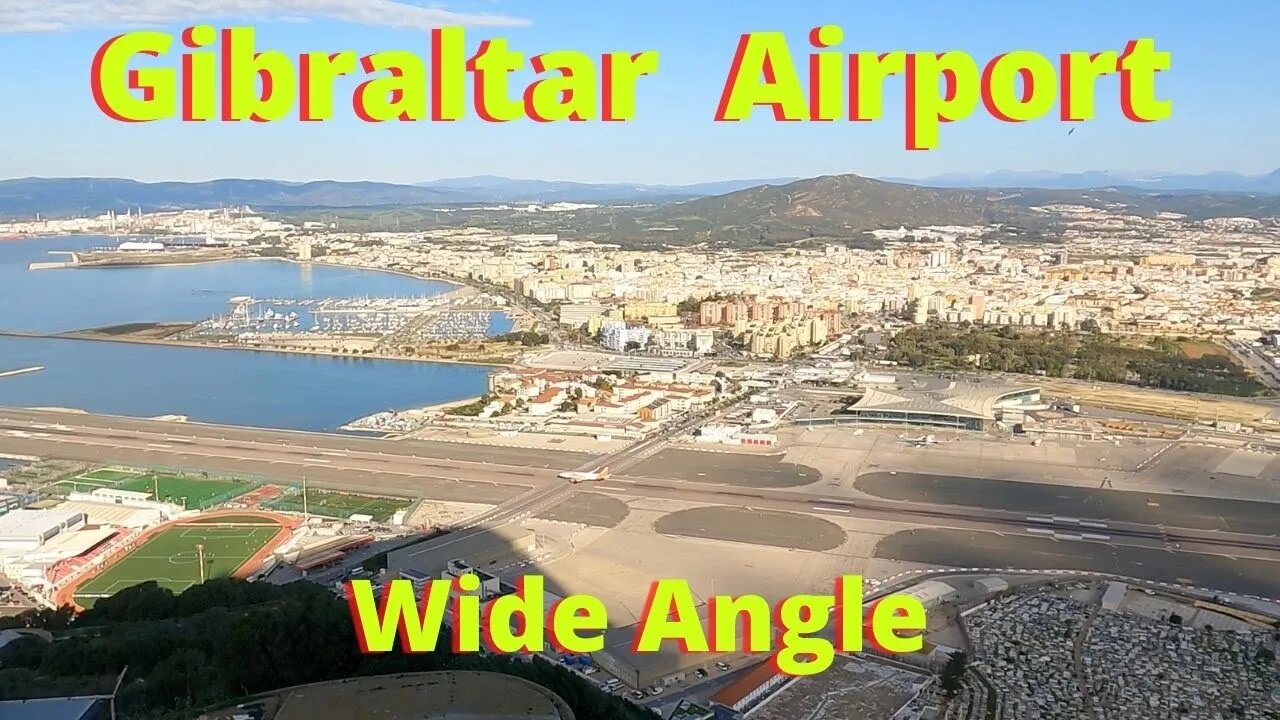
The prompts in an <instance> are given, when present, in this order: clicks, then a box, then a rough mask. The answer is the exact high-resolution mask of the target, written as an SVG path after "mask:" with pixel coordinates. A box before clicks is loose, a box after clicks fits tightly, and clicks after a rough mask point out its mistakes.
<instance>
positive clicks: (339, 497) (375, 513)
mask: <svg viewBox="0 0 1280 720" xmlns="http://www.w3.org/2000/svg"><path fill="white" fill-rule="evenodd" d="M412 504H413V501H412V500H409V499H407V498H389V497H376V496H372V495H350V494H347V493H338V492H328V491H325V490H308V491H307V508H306V509H307V512H309V513H311V514H312V515H323V516H325V517H335V518H348V517H351V516H352V515H370V516H372V517H373V519H374V520H377V521H378V522H385V521H387V520H389V519H391V516H392V515H394V514H396V512H397V511H398V510H403V509H405V508H407V507H409V506H410V505H412ZM266 506H267V507H269V508H271V509H273V510H285V511H288V512H302V509H303V508H302V493H300V492H293V493H290V494H287V495H283V496H281V497H279V498H277V499H275V500H272V501H271V502H269V503H267V505H266Z"/></svg>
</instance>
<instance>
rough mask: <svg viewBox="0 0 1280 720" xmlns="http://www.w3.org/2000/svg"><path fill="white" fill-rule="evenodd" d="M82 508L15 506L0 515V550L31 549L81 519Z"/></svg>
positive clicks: (75, 525) (69, 527)
mask: <svg viewBox="0 0 1280 720" xmlns="http://www.w3.org/2000/svg"><path fill="white" fill-rule="evenodd" d="M85 520H86V518H85V514H84V513H82V512H63V511H61V510H15V511H13V512H11V513H6V514H4V515H0V551H15V550H16V551H22V550H34V549H35V548H38V547H40V546H41V545H44V544H45V543H47V542H49V541H50V540H52V539H54V538H55V537H57V536H58V535H59V534H60V533H62V532H63V531H66V530H74V529H75V528H78V527H80V526H81V525H83V524H84V523H85Z"/></svg>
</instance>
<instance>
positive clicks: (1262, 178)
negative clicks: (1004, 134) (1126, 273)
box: [886, 170, 1280, 194]
mask: <svg viewBox="0 0 1280 720" xmlns="http://www.w3.org/2000/svg"><path fill="white" fill-rule="evenodd" d="M886 180H890V181H893V182H905V183H913V184H916V185H925V186H929V187H965V188H978V187H984V188H1039V189H1047V190H1089V189H1102V188H1132V189H1136V190H1154V191H1159V192H1234V193H1261V194H1280V170H1275V171H1273V172H1271V173H1269V174H1267V175H1241V174H1240V173H1234V172H1210V173H1201V174H1198V175H1192V174H1168V173H1150V172H1148V173H1139V172H1123V171H1121V172H1110V171H1105V170H1089V171H1086V172H1079V173H1057V172H1048V171H1035V170H1030V171H1028V170H997V171H996V172H991V173H949V174H946V175H935V176H933V177H927V178H921V179H915V180H910V179H905V178H886Z"/></svg>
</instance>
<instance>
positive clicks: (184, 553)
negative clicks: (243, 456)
mask: <svg viewBox="0 0 1280 720" xmlns="http://www.w3.org/2000/svg"><path fill="white" fill-rule="evenodd" d="M210 520H211V522H208V523H205V524H203V525H187V524H183V525H177V526H174V527H171V528H168V529H166V530H162V531H160V532H159V533H158V534H156V535H154V536H153V537H151V539H149V540H147V541H146V542H145V543H143V544H142V545H140V546H138V547H137V548H136V549H135V550H133V552H131V553H129V554H128V555H125V556H124V557H123V558H121V559H120V560H119V561H118V562H116V563H115V564H114V565H112V566H110V567H109V568H107V569H106V570H105V571H103V572H102V573H100V574H99V575H97V576H95V577H94V578H92V579H90V580H89V581H88V582H86V583H85V584H83V585H81V586H80V587H79V588H77V589H76V602H77V603H79V604H80V605H82V606H84V607H86V608H87V607H91V606H92V605H93V602H94V601H95V600H96V599H98V598H104V597H110V596H111V595H114V594H115V593H117V592H120V591H121V590H123V589H124V588H127V587H131V586H133V585H138V584H141V583H144V582H147V581H150V580H154V581H156V582H158V583H159V584H160V585H161V586H162V587H167V588H169V589H170V590H172V591H174V592H175V593H180V592H182V591H183V590H186V589H187V588H189V587H191V586H192V585H195V584H197V583H199V582H200V566H199V560H198V552H197V550H196V545H202V546H203V547H204V561H205V569H204V574H205V579H210V578H216V577H227V576H229V575H231V574H232V573H234V572H235V571H236V570H237V569H238V568H239V567H240V566H241V565H244V563H245V561H246V560H248V559H249V558H251V557H253V556H254V555H255V554H256V553H257V552H258V551H259V550H261V549H262V548H263V546H265V545H266V544H267V542H268V541H270V540H271V538H272V537H274V536H275V534H276V533H277V532H279V530H280V526H279V525H278V524H276V523H275V522H273V521H271V520H268V519H265V518H256V517H255V518H247V517H244V518H221V520H222V521H223V522H222V523H215V522H213V520H215V519H213V518H211V519H210ZM227 521H233V522H238V523H243V524H230V523H228V522H227Z"/></svg>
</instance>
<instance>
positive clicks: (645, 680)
mask: <svg viewBox="0 0 1280 720" xmlns="http://www.w3.org/2000/svg"><path fill="white" fill-rule="evenodd" d="M697 611H698V620H699V622H700V623H701V624H702V627H703V628H706V627H707V605H706V604H705V603H701V604H699V605H698V606H697ZM639 632H640V625H639V624H635V625H627V626H625V627H619V628H612V627H611V628H609V629H608V630H606V631H605V634H604V650H601V651H600V652H595V653H591V659H592V661H594V662H595V663H596V665H598V666H600V669H602V670H604V671H605V672H608V673H609V674H610V675H612V676H614V677H616V678H618V679H619V680H621V681H622V682H623V683H625V684H626V685H627V686H629V687H632V688H636V689H639V688H647V687H652V686H654V685H661V686H667V685H673V684H675V683H678V682H681V681H683V680H688V679H690V678H692V677H693V676H694V672H695V671H697V670H698V669H703V670H706V669H709V668H711V667H713V666H714V665H715V664H716V663H717V662H719V661H723V660H724V659H725V658H728V657H732V656H734V655H735V653H714V652H706V653H681V652H680V650H679V648H678V647H677V643H676V641H674V640H672V641H668V642H664V643H662V648H661V649H660V650H658V651H657V652H643V653H638V652H632V647H633V642H634V640H635V637H636V634H637V633H639ZM738 637H742V633H739V634H738Z"/></svg>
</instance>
